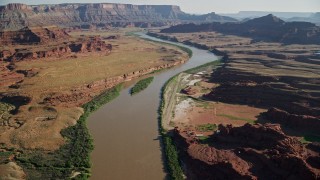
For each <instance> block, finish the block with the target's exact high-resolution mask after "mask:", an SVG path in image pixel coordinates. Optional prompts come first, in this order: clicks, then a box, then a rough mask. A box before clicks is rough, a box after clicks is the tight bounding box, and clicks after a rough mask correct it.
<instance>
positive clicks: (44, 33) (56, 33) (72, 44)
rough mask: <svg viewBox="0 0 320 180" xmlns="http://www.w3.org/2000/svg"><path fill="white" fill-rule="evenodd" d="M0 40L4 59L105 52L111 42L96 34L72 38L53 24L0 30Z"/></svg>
mask: <svg viewBox="0 0 320 180" xmlns="http://www.w3.org/2000/svg"><path fill="white" fill-rule="evenodd" d="M69 40H70V41H69ZM0 42H1V43H3V44H4V45H5V46H6V48H3V49H0V60H5V61H22V60H32V59H39V58H49V57H55V58H60V57H62V56H67V55H70V56H71V54H72V53H86V52H103V53H104V54H109V53H110V52H111V50H112V46H111V45H110V44H106V43H105V41H103V40H102V39H101V38H100V37H89V38H86V37H83V38H79V39H77V40H74V39H71V38H70V36H69V34H68V33H67V32H66V31H64V30H62V29H60V28H57V27H37V28H29V27H25V28H22V29H20V30H18V31H2V32H0ZM17 45H19V47H18V48H17Z"/></svg>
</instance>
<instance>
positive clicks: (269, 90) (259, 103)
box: [205, 67, 320, 117]
mask: <svg viewBox="0 0 320 180" xmlns="http://www.w3.org/2000/svg"><path fill="white" fill-rule="evenodd" d="M315 81H318V80H316V79H311V78H296V77H294V78H293V77H276V76H260V75H258V74H254V73H246V72H239V71H236V70H230V69H228V68H226V67H222V68H220V69H218V70H216V71H215V72H214V73H213V74H212V78H211V82H213V83H219V84H220V86H219V87H217V88H215V89H213V90H212V92H211V93H209V94H208V95H206V96H205V98H207V99H210V100H214V101H220V102H225V103H232V104H244V105H250V106H255V107H261V108H271V107H276V108H279V109H282V110H285V111H287V112H289V113H292V114H298V115H311V116H316V117H317V116H320V107H319V104H320V93H310V92H308V90H310V91H312V89H314V88H317V87H316V86H312V85H306V86H303V85H301V84H303V83H305V82H308V83H310V84H312V83H313V84H316V83H317V82H315Z"/></svg>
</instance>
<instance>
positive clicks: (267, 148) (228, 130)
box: [174, 124, 320, 180]
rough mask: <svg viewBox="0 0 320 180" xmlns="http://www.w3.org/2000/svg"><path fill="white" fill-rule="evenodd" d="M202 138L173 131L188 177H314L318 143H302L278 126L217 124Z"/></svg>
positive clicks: (319, 175)
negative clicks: (214, 130) (217, 125)
mask: <svg viewBox="0 0 320 180" xmlns="http://www.w3.org/2000/svg"><path fill="white" fill-rule="evenodd" d="M218 130H219V131H217V132H216V133H214V134H213V135H212V136H209V137H208V138H207V139H206V141H205V142H204V141H202V140H197V139H194V138H192V137H188V136H186V135H185V134H184V135H182V134H183V132H180V131H179V130H174V139H175V142H176V144H177V146H178V149H179V155H180V157H181V160H182V162H183V163H184V164H185V167H186V171H187V176H188V179H256V178H258V179H263V180H264V179H317V178H319V177H320V170H319V169H318V168H317V167H318V165H317V163H318V162H319V158H318V157H319V153H320V144H319V143H313V144H309V145H304V144H302V143H301V142H299V140H298V139H296V138H293V137H289V136H287V135H285V134H284V133H283V132H282V129H281V128H280V126H279V125H273V124H265V125H261V124H255V125H251V124H246V125H244V126H241V127H232V126H231V125H228V126H222V125H220V126H219V129H218Z"/></svg>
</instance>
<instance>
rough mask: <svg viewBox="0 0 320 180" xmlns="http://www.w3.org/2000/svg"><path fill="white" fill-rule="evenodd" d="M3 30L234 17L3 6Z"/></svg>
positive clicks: (100, 7) (168, 10)
mask: <svg viewBox="0 0 320 180" xmlns="http://www.w3.org/2000/svg"><path fill="white" fill-rule="evenodd" d="M0 14H1V16H0V22H1V23H0V29H11V30H16V29H20V28H22V27H24V26H47V25H57V26H61V27H81V26H89V27H90V26H92V25H93V26H95V27H97V28H104V27H106V26H120V27H126V26H138V27H148V26H163V25H172V24H176V23H180V22H213V21H219V22H227V21H233V22H234V21H237V20H235V19H233V18H229V17H225V16H219V15H217V14H214V13H209V14H205V15H199V16H198V15H190V14H187V13H184V12H182V11H181V10H180V7H178V6H172V5H132V4H111V3H100V4H57V5H30V6H29V5H25V4H8V5H6V6H0Z"/></svg>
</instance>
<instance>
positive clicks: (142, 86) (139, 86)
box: [130, 77, 154, 95]
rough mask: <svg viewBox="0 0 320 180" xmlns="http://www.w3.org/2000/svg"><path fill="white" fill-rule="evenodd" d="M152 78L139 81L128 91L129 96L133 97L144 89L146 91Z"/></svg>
mask: <svg viewBox="0 0 320 180" xmlns="http://www.w3.org/2000/svg"><path fill="white" fill-rule="evenodd" d="M153 79H154V77H148V78H145V79H141V80H140V81H138V82H137V83H136V84H135V85H134V86H133V87H132V88H131V90H130V93H131V95H135V94H137V93H139V92H141V91H143V90H144V89H146V88H147V87H148V86H149V84H150V83H151V82H152V81H153Z"/></svg>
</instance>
